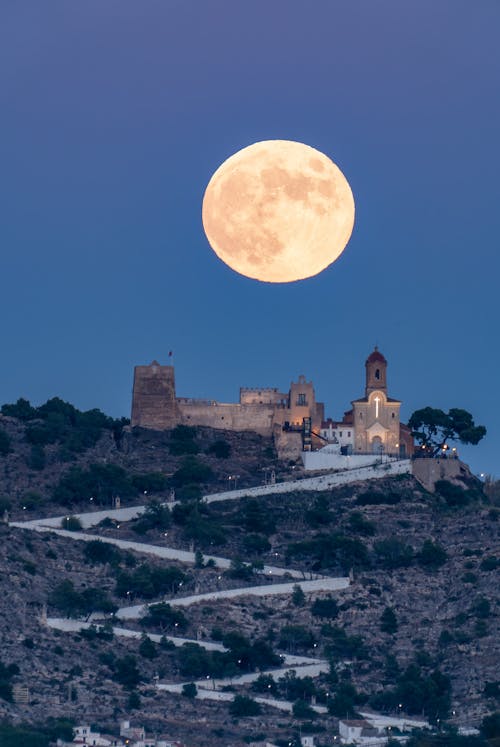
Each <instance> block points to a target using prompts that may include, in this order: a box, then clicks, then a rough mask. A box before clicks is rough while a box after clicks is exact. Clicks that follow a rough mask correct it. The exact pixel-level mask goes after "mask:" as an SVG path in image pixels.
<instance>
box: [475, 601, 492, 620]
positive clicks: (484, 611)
mask: <svg viewBox="0 0 500 747" xmlns="http://www.w3.org/2000/svg"><path fill="white" fill-rule="evenodd" d="M471 612H472V614H473V615H475V616H476V617H479V618H480V619H483V620H484V619H486V618H487V617H489V616H490V615H491V604H490V601H489V599H486V597H479V599H477V601H476V602H475V604H474V605H473V606H472V607H471Z"/></svg>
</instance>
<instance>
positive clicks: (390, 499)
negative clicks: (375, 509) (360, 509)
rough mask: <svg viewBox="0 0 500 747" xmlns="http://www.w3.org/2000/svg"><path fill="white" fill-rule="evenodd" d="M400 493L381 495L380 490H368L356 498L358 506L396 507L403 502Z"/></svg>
mask: <svg viewBox="0 0 500 747" xmlns="http://www.w3.org/2000/svg"><path fill="white" fill-rule="evenodd" d="M401 498H402V496H401V495H400V494H399V493H380V492H379V491H378V490H367V491H366V493H361V494H360V495H358V497H357V498H356V503H357V504H358V506H378V505H384V504H387V505H389V506H394V505H396V504H397V503H400V502H401Z"/></svg>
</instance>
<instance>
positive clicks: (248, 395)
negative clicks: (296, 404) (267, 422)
mask: <svg viewBox="0 0 500 747" xmlns="http://www.w3.org/2000/svg"><path fill="white" fill-rule="evenodd" d="M287 400H288V394H284V393H283V392H280V391H279V390H278V389H277V388H276V387H272V388H271V387H266V388H264V389H258V388H252V387H240V405H263V404H273V405H282V404H285V403H286V402H287Z"/></svg>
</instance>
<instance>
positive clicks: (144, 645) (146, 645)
mask: <svg viewBox="0 0 500 747" xmlns="http://www.w3.org/2000/svg"><path fill="white" fill-rule="evenodd" d="M139 653H140V655H141V656H142V657H144V659H156V657H157V656H158V652H157V650H156V646H155V644H154V643H153V641H152V640H151V638H149V636H147V635H143V636H142V638H141V643H140V645H139Z"/></svg>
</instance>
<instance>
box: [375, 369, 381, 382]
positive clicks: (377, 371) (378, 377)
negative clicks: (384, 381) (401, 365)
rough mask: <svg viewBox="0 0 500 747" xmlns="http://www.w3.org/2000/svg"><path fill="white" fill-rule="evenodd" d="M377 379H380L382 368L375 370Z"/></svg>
mask: <svg viewBox="0 0 500 747" xmlns="http://www.w3.org/2000/svg"><path fill="white" fill-rule="evenodd" d="M375 378H376V379H377V380H378V379H380V368H376V369H375Z"/></svg>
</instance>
